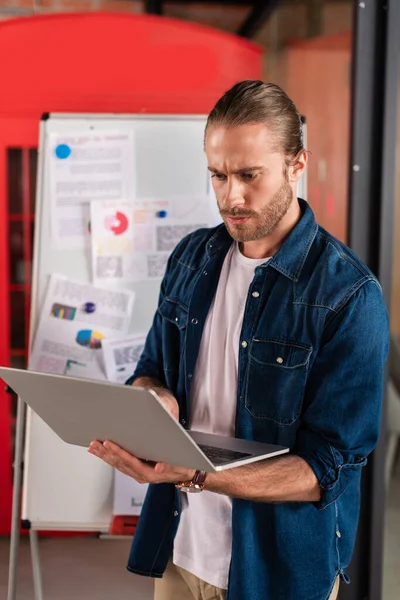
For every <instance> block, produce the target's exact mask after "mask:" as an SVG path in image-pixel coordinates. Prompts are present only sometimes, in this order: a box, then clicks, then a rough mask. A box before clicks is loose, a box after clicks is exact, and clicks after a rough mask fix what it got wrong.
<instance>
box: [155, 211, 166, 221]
mask: <svg viewBox="0 0 400 600" xmlns="http://www.w3.org/2000/svg"><path fill="white" fill-rule="evenodd" d="M167 214H168V213H167V211H166V210H159V211H158V213H157V217H158V218H159V219H165V217H166V216H167Z"/></svg>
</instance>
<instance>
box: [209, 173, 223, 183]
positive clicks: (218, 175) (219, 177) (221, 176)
mask: <svg viewBox="0 0 400 600" xmlns="http://www.w3.org/2000/svg"><path fill="white" fill-rule="evenodd" d="M211 177H215V179H217V180H218V181H224V180H225V179H226V177H225V175H223V174H222V173H214V174H213V175H211Z"/></svg>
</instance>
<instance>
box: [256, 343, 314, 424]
mask: <svg viewBox="0 0 400 600" xmlns="http://www.w3.org/2000/svg"><path fill="white" fill-rule="evenodd" d="M311 352H312V347H311V346H306V345H304V344H298V343H296V342H292V341H290V342H287V341H277V340H261V339H253V341H252V343H251V346H250V355H249V364H248V369H247V380H246V393H245V406H246V409H247V410H248V411H249V412H250V414H251V415H252V417H254V418H256V419H270V420H271V421H274V422H276V423H279V424H281V425H290V424H292V423H293V422H294V421H295V420H296V419H297V418H298V416H299V415H300V411H301V406H302V403H303V395H304V389H305V384H306V380H307V372H308V367H309V362H310V356H311Z"/></svg>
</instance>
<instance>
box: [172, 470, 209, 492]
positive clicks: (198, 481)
mask: <svg viewBox="0 0 400 600" xmlns="http://www.w3.org/2000/svg"><path fill="white" fill-rule="evenodd" d="M206 477H207V472H206V471H196V473H195V474H194V476H193V479H192V481H185V482H183V483H176V484H175V487H176V488H177V489H178V490H180V491H181V492H189V493H191V494H198V493H199V492H202V491H203V490H204V486H205V482H206Z"/></svg>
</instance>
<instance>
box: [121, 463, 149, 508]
mask: <svg viewBox="0 0 400 600" xmlns="http://www.w3.org/2000/svg"><path fill="white" fill-rule="evenodd" d="M147 488H148V485H147V484H141V483H137V481H135V480H134V479H132V477H128V476H127V475H124V474H123V473H120V472H119V471H117V470H115V471H114V505H113V513H114V515H116V516H118V515H121V516H130V515H140V511H141V509H142V506H143V502H144V498H145V496H146V492H147Z"/></svg>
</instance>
